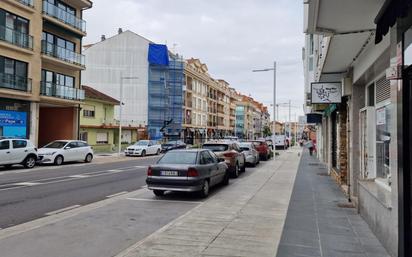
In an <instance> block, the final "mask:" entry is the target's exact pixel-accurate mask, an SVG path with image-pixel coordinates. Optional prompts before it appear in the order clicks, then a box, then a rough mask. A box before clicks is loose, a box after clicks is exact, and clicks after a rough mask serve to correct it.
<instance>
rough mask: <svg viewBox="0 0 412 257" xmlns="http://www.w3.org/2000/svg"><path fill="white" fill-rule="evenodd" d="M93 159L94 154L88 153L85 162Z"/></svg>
mask: <svg viewBox="0 0 412 257" xmlns="http://www.w3.org/2000/svg"><path fill="white" fill-rule="evenodd" d="M92 160H93V155H92V154H91V153H89V154H87V155H86V158H85V159H84V161H85V162H87V163H89V162H92Z"/></svg>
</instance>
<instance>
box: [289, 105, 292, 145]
mask: <svg viewBox="0 0 412 257" xmlns="http://www.w3.org/2000/svg"><path fill="white" fill-rule="evenodd" d="M290 108H291V100H289V137H290V141H291V142H289V144H290V145H292V140H291V139H292V134H291V132H292V131H291V129H292V126H291V125H292V124H291V122H292V120H291V116H290Z"/></svg>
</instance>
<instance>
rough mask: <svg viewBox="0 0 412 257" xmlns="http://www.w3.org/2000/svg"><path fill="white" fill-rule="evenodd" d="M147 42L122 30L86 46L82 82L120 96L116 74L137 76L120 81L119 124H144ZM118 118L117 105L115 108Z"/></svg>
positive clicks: (146, 87) (116, 96) (118, 77)
mask: <svg viewBox="0 0 412 257" xmlns="http://www.w3.org/2000/svg"><path fill="white" fill-rule="evenodd" d="M148 48H149V41H148V40H147V39H145V38H143V37H141V36H139V35H137V34H135V33H133V32H130V31H125V32H123V33H121V34H118V35H116V36H114V37H111V38H108V39H106V40H105V41H102V42H99V43H97V44H95V45H94V46H92V47H90V48H88V49H86V50H85V51H84V55H85V56H86V71H84V72H82V84H83V85H87V86H91V87H93V88H95V89H97V90H99V91H102V92H103V93H105V94H108V95H110V96H112V97H114V98H116V99H118V100H119V99H120V74H121V73H122V74H123V76H127V77H130V76H131V77H138V79H133V80H124V81H123V82H124V83H123V103H124V105H123V112H122V121H123V124H125V125H128V124H131V125H147V119H148V118H147V113H148V110H147V109H148V72H149V63H148V61H147V56H148ZM115 118H116V119H118V118H119V107H116V108H115Z"/></svg>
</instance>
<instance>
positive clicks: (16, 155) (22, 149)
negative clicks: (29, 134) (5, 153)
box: [10, 139, 29, 163]
mask: <svg viewBox="0 0 412 257" xmlns="http://www.w3.org/2000/svg"><path fill="white" fill-rule="evenodd" d="M11 142H12V143H11V145H12V149H11V150H10V151H11V156H12V158H13V159H14V161H13V162H14V163H20V162H23V161H24V159H25V158H26V156H27V154H28V151H29V150H28V149H27V141H26V140H19V139H13V140H11Z"/></svg>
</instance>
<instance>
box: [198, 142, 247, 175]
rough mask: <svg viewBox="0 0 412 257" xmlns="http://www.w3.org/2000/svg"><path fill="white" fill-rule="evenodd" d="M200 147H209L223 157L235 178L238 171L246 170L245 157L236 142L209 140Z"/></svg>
mask: <svg viewBox="0 0 412 257" xmlns="http://www.w3.org/2000/svg"><path fill="white" fill-rule="evenodd" d="M202 148H203V149H209V150H211V151H212V152H214V153H215V154H216V155H217V156H218V157H221V158H224V159H225V161H226V164H227V166H228V167H229V171H230V173H231V176H232V177H233V178H237V177H238V176H239V173H240V172H244V171H245V170H246V158H245V155H244V154H243V153H242V152H241V150H240V147H239V144H238V143H237V142H234V141H210V142H206V143H205V144H203V146H202Z"/></svg>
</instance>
